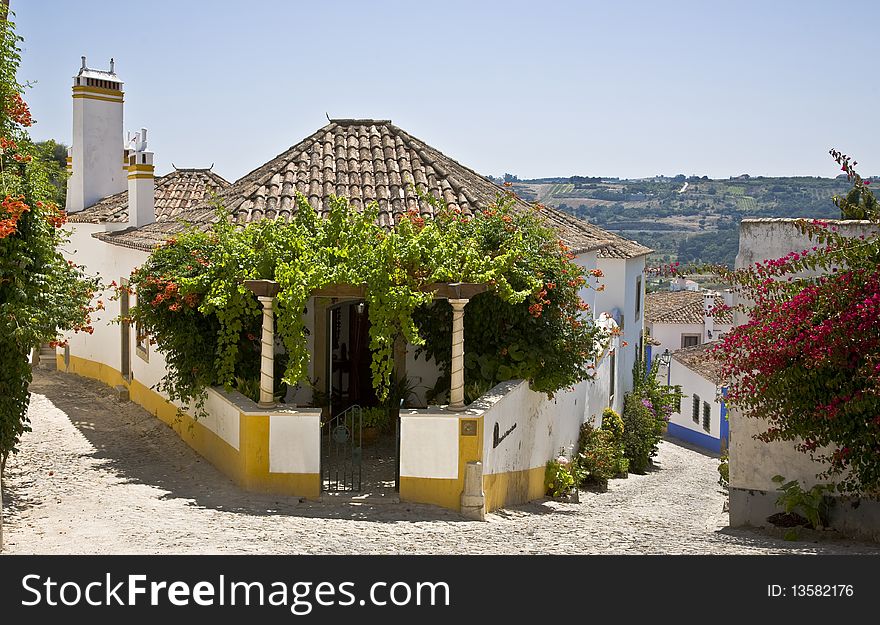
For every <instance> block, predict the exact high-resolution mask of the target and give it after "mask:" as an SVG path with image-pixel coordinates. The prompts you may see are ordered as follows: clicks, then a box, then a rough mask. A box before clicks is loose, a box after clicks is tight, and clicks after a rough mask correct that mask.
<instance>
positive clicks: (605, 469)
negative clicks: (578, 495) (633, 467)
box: [575, 421, 622, 489]
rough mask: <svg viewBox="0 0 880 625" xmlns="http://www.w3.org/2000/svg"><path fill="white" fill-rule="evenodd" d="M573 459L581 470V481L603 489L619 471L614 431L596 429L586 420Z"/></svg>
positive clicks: (619, 455) (620, 456)
mask: <svg viewBox="0 0 880 625" xmlns="http://www.w3.org/2000/svg"><path fill="white" fill-rule="evenodd" d="M575 460H576V462H577V464H578V465H579V467H580V469H581V470H582V479H581V483H585V484H588V485H593V486H598V487H599V488H602V489H604V488H605V487H606V486H607V485H608V480H609V479H611V478H612V477H614V476H615V475H617V474H618V473H620V461H621V460H622V453H621V445H620V443H619V442H618V441H617V440H616V438H615V435H614V432H612V431H609V430H602V429H596V428H594V427H593V424H592V423H590V422H589V421H588V422H586V423H584V424H583V425H581V430H580V434H579V436H578V453H577V456H576V457H575Z"/></svg>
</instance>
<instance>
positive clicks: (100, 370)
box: [56, 355, 321, 499]
mask: <svg viewBox="0 0 880 625" xmlns="http://www.w3.org/2000/svg"><path fill="white" fill-rule="evenodd" d="M56 363H57V365H58V370H59V371H66V372H67V373H73V374H76V375H80V376H83V377H87V378H92V379H95V380H99V381H101V382H103V383H104V384H107V385H109V386H119V385H122V386H125V387H127V388H128V393H129V399H131V401H133V402H134V403H136V404H138V405H140V406H142V407H143V408H144V409H145V410H147V411H148V412H150V413H152V414H153V415H155V416H156V418H158V419H159V420H160V421H162V422H163V423H165V424H166V425H168V426H169V427H171V428H172V429H173V430H174V431H175V432H176V433H177V435H178V436H180V438H181V439H183V441H184V442H185V443H186V444H187V445H189V446H190V447H192V448H193V449H194V450H195V451H196V452H198V453H199V455H201V456H203V457H204V458H206V459H207V460H208V461H210V462H211V464H213V465H214V466H216V467H217V468H218V469H220V471H222V472H223V473H225V474H226V475H227V476H228V477H230V478H231V479H232V480H233V481H234V482H235V483H236V484H238V485H239V486H241V487H243V488H245V489H246V490H249V491H255V492H261V493H271V494H275V495H286V496H292V497H307V498H309V499H319V498H320V496H321V475H320V474H319V473H270V472H269V415H244V414H242V413H241V412H240V411H239V448H238V449H237V450H236V449H235V448H234V447H233V446H232V445H230V444H229V443H227V442H226V441H224V440H223V439H222V438H220V437H219V436H218V435H217V434H215V433H214V432H212V431H211V430H209V429H208V428H206V427H205V426H204V425H202V424H201V423H199V422H198V421H197V420H195V419H193V418H192V417H191V416H190V415H188V414H186V413H185V412H180V411H178V410H177V407H176V406H174V405H173V404H171V403H170V402H168V401H167V400H166V399H165V398H164V397H162V396H161V395H159V394H158V393H157V392H156V391H154V390H152V389H151V388H148V387H147V386H144V385H143V384H141V383H140V382H139V381H138V380H132V381H131V382H128V381H127V380H125V379H124V378H123V377H122V374H121V373H120V372H119V371H117V370H116V369H114V368H113V367H110V366H109V365H105V364H103V363H100V362H94V361H91V360H87V359H85V358H79V357H77V356H70V357H69V365H68V366H67V367H66V368H65V366H64V356H61V355H56Z"/></svg>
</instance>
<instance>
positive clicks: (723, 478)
mask: <svg viewBox="0 0 880 625" xmlns="http://www.w3.org/2000/svg"><path fill="white" fill-rule="evenodd" d="M718 485H719V486H721V487H722V488H728V487H730V461H729V460H728V458H727V454H724V455H723V456H721V463H720V464H719V465H718Z"/></svg>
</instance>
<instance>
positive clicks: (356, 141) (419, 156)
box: [96, 119, 615, 252]
mask: <svg viewBox="0 0 880 625" xmlns="http://www.w3.org/2000/svg"><path fill="white" fill-rule="evenodd" d="M413 185H415V187H417V188H419V189H420V190H422V191H423V192H426V193H429V194H432V195H434V196H436V197H441V198H443V199H444V200H446V202H447V203H448V204H449V206H450V207H451V208H458V209H461V211H462V212H463V213H465V214H473V213H474V212H478V211H480V210H482V209H484V208H485V207H486V206H488V205H489V204H490V203H491V202H492V201H494V199H495V196H496V193H498V192H499V191H501V188H500V187H498V186H496V185H495V184H494V183H492V182H490V181H489V180H487V179H486V178H484V177H483V176H481V175H480V174H478V173H476V172H475V171H473V170H471V169H469V168H467V167H465V166H464V165H462V164H460V163H458V162H457V161H455V160H453V159H452V158H450V157H448V156H446V155H445V154H443V153H442V152H440V151H439V150H436V149H434V148H432V147H430V146H429V145H427V144H425V143H424V142H422V141H420V140H419V139H416V138H415V137H413V136H412V135H410V134H408V133H407V132H405V131H403V130H401V129H400V128H398V127H396V126H394V125H393V124H391V122H390V121H388V120H371V119H357V120H354V119H337V120H333V121H331V122H330V123H329V124H328V125H326V126H324V127H323V128H321V129H320V130H318V131H317V132H315V133H314V134H312V135H311V136H309V137H306V138H305V139H304V140H302V141H300V142H299V143H297V144H296V145H294V146H293V147H291V148H289V149H288V150H286V151H285V152H283V153H281V154H279V155H278V156H276V157H275V158H273V159H272V160H271V161H269V162H267V163H265V164H264V165H262V166H260V167H258V168H257V169H255V170H254V171H252V172H250V173H249V174H247V175H245V176H244V177H242V178H241V179H239V180H237V181H236V182H235V183H234V184H233V185H232V186H230V187H229V188H227V189H225V190H224V191H223V192H222V193H220V200H221V202H223V204H224V205H225V206H226V208H227V209H228V210H229V212H230V215H231V219H232V220H234V221H235V222H237V223H247V222H250V221H255V220H258V219H274V218H279V219H290V217H291V215H292V214H294V212H295V211H296V202H295V194H296V192H299V193H302V194H303V195H304V196H305V197H307V198H308V201H309V204H311V206H312V208H314V209H315V211H317V212H318V213H319V214H321V215H323V214H324V213H326V212H327V211H328V210H329V198H330V196H331V195H337V196H345V197H347V198H349V200H350V202H351V204H352V206H353V207H354V208H355V209H357V210H362V209H363V207H364V206H365V205H366V204H369V203H371V202H374V201H375V202H377V203H378V205H379V217H378V221H379V224H380V225H382V226H385V227H390V226H391V225H392V224H393V223H394V222H395V220H397V219H399V217H400V215H402V214H405V213H406V212H407V211H409V210H417V211H418V212H419V213H420V214H421V215H423V216H431V215H433V207H432V206H431V204H429V203H428V202H426V201H424V200H423V199H421V198H419V197H418V195H417V194H416V193H415V191H414V189H413ZM517 206H518V207H519V208H520V209H522V210H526V209H528V208H529V205H528V204H526V203H525V202H523V201H522V200H517ZM544 215H545V217H546V219H547V221H548V222H549V223H550V224H551V225H552V226H553V227H555V228H556V229H557V231H558V232H559V233H560V236H561V238H562V239H563V240H565V241H566V243H568V244H569V245H570V246H571V247H572V248H573V249H574V250H575V251H576V252H584V251H588V250H595V249H598V248H600V247H601V246H603V245H607V244H609V243H611V242H612V241H613V240H614V238H615V235H612V234H610V233H608V232H606V231H604V230H602V229H601V228H598V227H596V226H594V225H592V224H590V223H587V222H585V221H582V220H579V219H577V218H575V217H573V216H571V215H568V214H566V213H564V212H562V211H559V210H557V209H555V208H550V207H548V208H546V209H545V211H544ZM180 217H182V218H185V219H186V220H187V221H188V222H190V223H193V224H195V225H199V226H201V227H202V228H204V229H207V228H208V227H209V225H210V223H211V222H212V221H213V220H214V219H215V218H216V215H215V212H214V210H213V208H210V207H208V206H206V205H205V203H202V204H200V205H198V206H196V207H193V209H192V210H189V211H187V212H186V214H185V215H181V216H180ZM178 221H179V220H174V221H173V222H171V221H165V222H157V223H155V224H150V225H149V226H144V227H143V228H140V229H138V230H129V231H124V232H119V233H112V234H110V233H103V234H101V235H96V236H98V238H100V239H102V240H105V241H108V242H111V243H114V244H117V245H123V246H126V247H135V248H138V249H145V250H149V249H152V248H153V247H155V246H156V245H158V244H159V243H161V242H162V241H164V240H165V239H166V238H167V237H168V236H170V235H172V234H174V233H175V232H178V231H179V230H180V229H181V228H182V226H181V225H180V224H179V223H178Z"/></svg>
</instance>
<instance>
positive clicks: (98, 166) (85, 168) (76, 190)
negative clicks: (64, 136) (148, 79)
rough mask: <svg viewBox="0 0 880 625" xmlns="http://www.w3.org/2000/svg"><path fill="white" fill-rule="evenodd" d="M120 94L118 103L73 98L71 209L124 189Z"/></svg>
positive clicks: (68, 207) (69, 182)
mask: <svg viewBox="0 0 880 625" xmlns="http://www.w3.org/2000/svg"><path fill="white" fill-rule="evenodd" d="M121 96H122V94H121V92H120V96H119V97H120V100H119V101H118V102H109V101H106V100H96V99H93V98H73V140H72V142H71V147H72V150H71V151H72V157H73V170H72V172H71V176H70V179H69V180H68V183H67V185H68V189H69V191H68V200H67V204H66V206H67V210H68V211H70V212H78V211H81V210H82V209H83V208H85V207H87V206H91V205H92V204H94V203H95V202H97V201H98V200H100V199H101V198H104V197H107V196H108V195H113V194H114V193H119V192H120V191H125V189H126V185H127V183H128V172H127V171H126V170H125V169H124V168H123V158H122V157H123V136H122V135H123V131H122V107H123V103H122V100H121ZM111 97H115V96H111Z"/></svg>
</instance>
